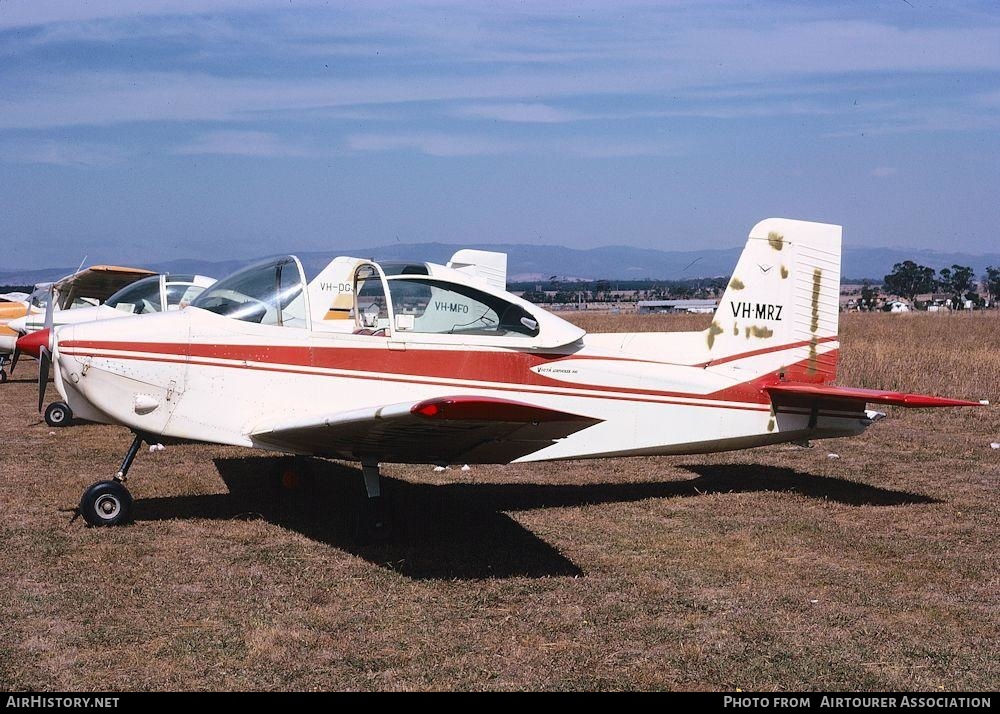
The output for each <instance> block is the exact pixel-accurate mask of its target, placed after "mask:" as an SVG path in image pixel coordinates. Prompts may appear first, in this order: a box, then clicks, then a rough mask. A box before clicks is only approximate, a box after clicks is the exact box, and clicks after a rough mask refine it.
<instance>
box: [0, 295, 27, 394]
mask: <svg viewBox="0 0 1000 714" xmlns="http://www.w3.org/2000/svg"><path fill="white" fill-rule="evenodd" d="M29 297H30V296H29V295H28V293H4V294H2V295H0V384H3V383H4V382H6V381H7V372H6V371H5V369H4V368H5V367H6V366H7V364H8V363H9V362H10V356H9V355H10V354H11V353H13V352H14V345H15V343H16V342H17V338H18V337H19V336H20V335H19V334H18V332H17V330H14V329H11V327H10V325H9V324H8V323H10V321H11V320H17V319H18V318H19V317H23V316H24V315H27V314H28V298H29Z"/></svg>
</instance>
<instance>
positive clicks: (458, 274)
mask: <svg viewBox="0 0 1000 714" xmlns="http://www.w3.org/2000/svg"><path fill="white" fill-rule="evenodd" d="M840 242H841V228H840V226H835V225H826V224H820V223H808V222H803V221H795V220H787V219H779V218H772V219H768V220H765V221H762V222H760V223H758V224H757V225H756V226H755V227H754V228H753V230H752V231H751V232H750V236H749V240H748V241H747V244H746V247H745V249H744V250H743V253H742V256H741V257H740V260H739V262H738V264H737V266H736V270H735V273H734V274H733V276H732V279H731V281H730V282H729V285H728V287H727V289H726V291H725V294H724V295H723V297H722V300H721V302H720V304H719V307H718V310H717V311H716V313H715V315H714V319H713V320H712V322H711V325H710V326H709V327H708V328H707V329H706V330H704V331H701V332H669V333H665V332H659V333H657V332H645V333H625V334H621V333H614V334H587V333H586V332H584V330H582V329H580V328H579V327H576V326H575V325H572V324H570V323H569V322H567V321H565V320H563V319H561V318H559V317H557V316H556V315H554V314H551V313H549V312H547V311H545V310H543V309H541V308H539V307H538V306H536V305H533V304H531V303H529V302H526V301H524V300H522V299H520V298H518V297H516V296H515V295H513V294H511V293H509V292H507V291H506V290H505V284H506V256H505V255H503V254H499V253H489V252H484V251H470V250H462V251H459V252H458V253H456V254H455V255H454V256H453V257H452V259H451V261H450V262H449V263H448V264H447V265H444V266H442V265H434V264H430V263H416V264H389V263H376V262H373V261H370V260H365V259H361V258H345V257H340V258H336V259H334V260H333V261H332V262H331V263H330V264H329V265H328V266H327V267H326V268H325V269H324V270H323V271H322V272H321V273H320V274H319V275H318V276H317V277H316V278H315V279H314V280H313V281H312V282H311V283H309V284H308V285H307V284H306V281H305V277H304V275H303V272H302V266H301V264H300V263H299V261H298V259H297V258H295V257H292V256H289V257H285V258H281V259H277V260H272V261H269V262H266V263H262V264H258V265H254V266H251V267H249V268H245V269H243V270H241V271H239V272H237V273H235V274H233V275H231V276H229V277H228V278H225V279H223V280H221V281H219V282H218V283H216V284H215V285H213V286H212V287H210V288H208V289H206V290H205V291H204V292H203V293H202V294H201V295H200V296H199V297H198V298H197V299H196V300H195V301H194V302H193V303H192V304H191V305H190V306H189V307H187V308H185V309H183V310H179V311H175V312H166V313H159V314H155V315H148V316H142V317H139V318H133V319H128V320H114V321H107V322H103V323H85V324H77V325H66V326H64V327H62V328H60V329H58V330H55V331H53V330H49V331H48V332H47V333H46V334H45V336H44V340H43V341H42V342H41V343H40V344H38V346H37V351H38V352H39V353H40V354H41V356H42V365H41V366H42V369H41V370H40V372H41V373H40V386H41V389H42V390H44V384H45V378H46V375H47V372H48V367H49V355H51V356H52V358H54V360H55V364H56V369H55V383H56V386H57V388H58V390H59V392H60V394H62V395H63V397H64V399H65V401H66V402H67V403H68V404H69V405H70V407H71V408H72V410H73V412H74V413H75V414H77V415H78V416H81V417H83V418H85V419H88V420H91V421H95V422H107V423H117V424H123V425H125V426H127V427H129V428H130V429H131V430H132V431H133V432H134V433H135V439H134V440H133V442H132V445H131V447H130V448H129V450H128V452H127V453H126V455H125V458H124V460H123V462H122V464H121V467H120V468H119V470H118V472H117V474H116V475H115V476H114V478H112V479H110V480H104V481H99V482H97V483H95V484H93V485H92V486H90V487H89V488H88V489H87V490H86V491H85V492H84V494H83V497H82V499H81V502H80V512H81V514H82V515H83V517H84V518H85V519H86V521H87V522H88V523H90V524H92V525H115V524H119V523H122V522H123V521H125V520H127V519H128V517H129V511H130V508H131V504H132V499H131V496H130V495H129V491H128V490H127V489H126V487H125V480H126V477H127V475H128V472H129V468H130V466H131V465H132V462H133V459H134V458H135V456H136V453H137V452H138V450H139V448H140V447H141V446H142V444H143V442H144V441H146V442H149V443H153V444H155V443H156V442H158V441H165V440H181V441H185V440H190V441H201V442H214V443H219V444H234V445H239V446H248V447H257V448H262V449H269V450H273V451H279V452H285V453H290V454H302V455H316V456H321V457H331V458H339V459H347V460H351V461H356V462H360V463H361V469H362V475H363V480H364V484H365V488H366V491H367V494H368V496H369V499H368V501H367V503H368V509H367V510H366V514H367V520H368V523H369V526H370V531H371V532H372V533H373V534H377V533H378V532H379V531H380V530H381V529H384V528H386V527H387V523H386V520H385V513H386V511H385V509H384V507H383V506H382V505H381V496H380V493H381V491H380V486H379V464H380V463H386V462H403V463H418V464H419V463H428V464H438V465H446V464H474V463H478V464H503V463H509V462H531V461H546V460H554V459H589V458H599V457H614V456H636V455H669V454H692V453H706V452H715V451H725V450H731V449H746V448H750V447H756V446H764V445H767V444H776V443H780V442H788V441H797V440H806V439H823V438H831V437H843V436H853V435H855V434H859V433H861V432H862V431H864V430H865V429H866V428H867V427H868V426H869V425H870V424H872V422H873V421H874V420H875V419H876V418H877V417H878V416H881V415H880V414H879V413H878V412H874V411H868V410H867V408H866V407H867V404H868V403H881V404H895V405H900V406H908V407H952V406H954V407H959V406H976V405H977V404H978V403H977V402H970V401H963V400H958V399H945V398H940V397H933V396H924V395H917V394H906V393H899V392H888V391H879V390H872V389H856V388H851V387H842V386H834V385H833V384H832V382H833V381H834V378H835V376H836V368H837V352H838V348H839V342H838V339H837V322H838V295H839V286H840Z"/></svg>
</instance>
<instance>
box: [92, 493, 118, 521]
mask: <svg viewBox="0 0 1000 714" xmlns="http://www.w3.org/2000/svg"><path fill="white" fill-rule="evenodd" d="M95 506H96V508H97V512H98V513H100V514H101V516H103V517H104V518H114V517H115V516H117V515H118V512H119V511H120V510H121V508H122V506H121V503H119V501H118V499H117V498H115V497H114V496H101V497H100V498H99V499H98V500H97V503H96V504H95Z"/></svg>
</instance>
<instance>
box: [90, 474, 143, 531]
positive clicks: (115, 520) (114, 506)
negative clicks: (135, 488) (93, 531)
mask: <svg viewBox="0 0 1000 714" xmlns="http://www.w3.org/2000/svg"><path fill="white" fill-rule="evenodd" d="M80 515H81V516H83V520H85V521H87V523H88V524H90V525H92V526H118V525H121V524H122V523H126V522H128V521H129V520H130V519H131V517H132V494H131V493H129V492H128V489H127V488H125V486H124V485H122V484H121V483H119V482H118V481H98V482H97V483H95V484H91V486H90V487H89V488H87V490H86V491H84V492H83V496H82V497H81V498H80Z"/></svg>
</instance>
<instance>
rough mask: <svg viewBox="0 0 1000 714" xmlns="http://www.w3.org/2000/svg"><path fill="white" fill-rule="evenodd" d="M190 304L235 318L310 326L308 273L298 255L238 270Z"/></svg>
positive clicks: (282, 325) (272, 323) (291, 325)
mask: <svg viewBox="0 0 1000 714" xmlns="http://www.w3.org/2000/svg"><path fill="white" fill-rule="evenodd" d="M191 307H195V308H200V309H202V310H207V311H208V312H214V313H215V314H217V315H222V316H224V317H230V318H232V319H234V320H243V321H244V322H253V323H257V324H260V325H277V326H280V327H303V328H304V327H308V324H309V323H308V319H307V314H306V305H305V275H304V274H303V272H302V265H301V264H300V263H299V260H298V258H296V257H295V256H291V255H290V256H285V257H282V258H277V259H273V260H269V261H265V262H262V263H257V264H256V265H251V266H249V267H247V268H244V269H243V270H240V271H237V272H235V273H233V274H232V275H230V276H229V277H228V278H223V279H222V280H220V281H219V282H217V283H215V285H213V286H212V287H210V288H208V289H206V290H205V292H203V293H202V294H201V295H199V296H198V298H197V299H196V300H195V301H194V302H192V303H191Z"/></svg>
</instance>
